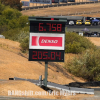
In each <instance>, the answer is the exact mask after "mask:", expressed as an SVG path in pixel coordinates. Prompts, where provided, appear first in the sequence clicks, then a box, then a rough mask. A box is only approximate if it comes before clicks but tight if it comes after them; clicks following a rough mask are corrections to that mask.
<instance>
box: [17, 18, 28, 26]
mask: <svg viewBox="0 0 100 100" xmlns="http://www.w3.org/2000/svg"><path fill="white" fill-rule="evenodd" d="M18 21H19V26H20V27H21V28H24V27H26V26H29V21H28V16H20V17H19V19H18Z"/></svg>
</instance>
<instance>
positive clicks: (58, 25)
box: [57, 24, 62, 32]
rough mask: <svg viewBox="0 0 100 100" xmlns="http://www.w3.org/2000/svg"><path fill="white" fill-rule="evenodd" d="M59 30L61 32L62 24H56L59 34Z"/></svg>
mask: <svg viewBox="0 0 100 100" xmlns="http://www.w3.org/2000/svg"><path fill="white" fill-rule="evenodd" d="M61 30H62V24H57V31H58V32H61Z"/></svg>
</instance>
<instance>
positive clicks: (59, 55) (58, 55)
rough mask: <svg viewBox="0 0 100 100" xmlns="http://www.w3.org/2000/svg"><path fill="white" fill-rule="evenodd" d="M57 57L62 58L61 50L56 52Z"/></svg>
mask: <svg viewBox="0 0 100 100" xmlns="http://www.w3.org/2000/svg"><path fill="white" fill-rule="evenodd" d="M56 57H59V60H61V52H59V54H58V52H56Z"/></svg>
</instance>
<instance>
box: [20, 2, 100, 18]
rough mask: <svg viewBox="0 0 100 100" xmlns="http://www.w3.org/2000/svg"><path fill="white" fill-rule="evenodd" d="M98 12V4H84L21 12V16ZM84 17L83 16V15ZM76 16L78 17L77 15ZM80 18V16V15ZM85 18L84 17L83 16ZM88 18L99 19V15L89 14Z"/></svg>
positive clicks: (99, 6)
mask: <svg viewBox="0 0 100 100" xmlns="http://www.w3.org/2000/svg"><path fill="white" fill-rule="evenodd" d="M98 10H100V3H98V4H97V3H96V4H84V5H72V6H62V7H51V8H42V9H33V10H26V11H21V12H22V14H23V15H28V16H31V15H35V16H49V15H51V16H52V15H66V14H70V13H76V12H84V11H85V12H90V11H92V12H93V11H98ZM83 15H84V14H83ZM77 16H78V15H77ZM80 16H81V15H80ZM84 16H86V15H84ZM88 16H94V17H100V13H97V14H94V15H93V14H91V15H88Z"/></svg>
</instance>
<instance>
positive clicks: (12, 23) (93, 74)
mask: <svg viewBox="0 0 100 100" xmlns="http://www.w3.org/2000/svg"><path fill="white" fill-rule="evenodd" d="M0 8H1V9H2V10H0V19H2V20H1V21H0V34H3V35H4V36H5V38H6V39H10V40H13V41H17V42H20V47H21V50H22V52H26V53H27V51H28V49H29V21H28V16H24V15H22V14H21V12H19V11H18V10H16V9H12V8H10V7H8V6H4V5H2V4H0ZM65 53H74V54H76V55H77V57H76V58H74V59H72V60H71V61H69V63H68V64H66V65H65V66H64V68H66V69H67V70H68V71H69V72H71V73H73V74H74V75H76V76H79V77H83V78H84V79H87V80H88V81H91V80H92V81H93V80H100V78H99V76H100V75H99V73H100V70H99V69H100V68H99V67H100V63H99V61H100V57H99V56H98V54H99V53H100V50H99V49H97V47H96V46H95V45H94V44H93V43H91V42H90V41H89V39H87V38H85V37H82V36H79V35H78V34H76V33H73V32H66V38H65ZM67 70H66V71H67ZM79 72H80V73H79Z"/></svg>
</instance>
